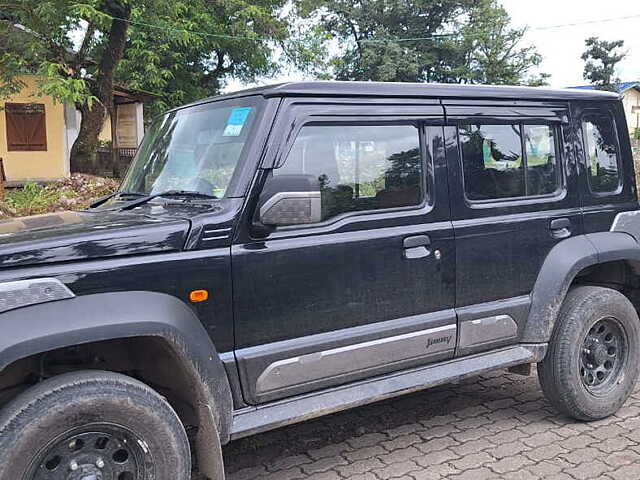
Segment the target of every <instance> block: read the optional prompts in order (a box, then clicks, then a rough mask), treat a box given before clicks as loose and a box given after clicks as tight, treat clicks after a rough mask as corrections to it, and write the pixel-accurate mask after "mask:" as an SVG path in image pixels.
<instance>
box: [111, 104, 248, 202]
mask: <svg viewBox="0 0 640 480" xmlns="http://www.w3.org/2000/svg"><path fill="white" fill-rule="evenodd" d="M258 108H259V103H257V101H254V100H250V99H245V100H244V101H243V103H242V104H239V103H238V102H235V103H233V104H230V103H228V102H224V101H223V102H215V103H211V104H206V105H201V106H196V107H189V108H185V109H182V110H178V111H175V112H171V113H169V114H167V115H164V116H163V117H161V118H159V119H157V120H156V121H155V122H154V123H153V124H152V125H151V128H150V129H149V131H148V132H147V133H146V135H145V137H144V140H143V142H142V145H141V146H140V149H139V151H138V154H137V155H136V158H135V160H134V162H133V165H132V167H131V169H130V170H129V172H128V174H127V176H126V178H125V179H124V181H123V183H122V187H121V190H122V191H126V192H137V193H142V194H145V195H148V194H155V193H160V192H165V191H169V190H187V191H193V192H199V193H203V194H207V195H213V196H215V197H217V198H221V197H223V196H224V195H225V194H226V191H227V187H228V186H229V183H230V182H231V179H232V177H233V174H234V172H235V171H236V170H237V167H238V164H239V162H240V159H241V157H242V154H243V151H244V149H245V145H246V144H247V143H248V142H249V140H250V139H251V138H252V134H253V131H254V130H255V128H256V127H255V124H256V117H257V110H258Z"/></svg>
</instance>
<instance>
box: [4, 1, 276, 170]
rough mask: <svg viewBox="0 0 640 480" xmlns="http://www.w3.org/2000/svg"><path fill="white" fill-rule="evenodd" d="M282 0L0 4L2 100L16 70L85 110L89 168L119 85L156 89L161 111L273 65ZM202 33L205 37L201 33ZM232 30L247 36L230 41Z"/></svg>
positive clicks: (79, 154) (83, 139)
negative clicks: (231, 79)
mask: <svg viewBox="0 0 640 480" xmlns="http://www.w3.org/2000/svg"><path fill="white" fill-rule="evenodd" d="M284 2H285V0H173V1H171V2H167V1H164V0H84V2H83V3H79V2H77V1H74V0H12V1H11V2H8V1H6V0H0V72H1V73H0V99H1V98H2V97H7V96H9V95H10V94H12V93H14V92H16V91H18V90H19V89H20V88H21V87H22V85H21V83H20V78H19V75H21V74H24V73H33V74H37V75H38V76H39V78H40V81H39V85H38V86H39V90H40V92H41V93H45V94H49V95H52V96H53V97H54V98H55V99H56V100H58V101H60V102H71V103H74V104H76V106H77V107H78V108H79V109H80V110H81V112H82V122H81V126H80V133H79V135H78V139H77V140H76V142H75V143H74V145H73V147H72V151H71V168H72V170H73V171H77V170H78V168H79V167H81V166H82V165H86V164H92V163H93V162H94V161H95V150H96V147H97V142H98V134H99V132H100V130H101V128H102V126H103V124H104V120H105V118H106V115H107V113H108V112H109V111H110V109H111V108H112V91H113V87H114V85H115V84H118V83H121V82H122V83H127V84H128V86H129V87H132V88H137V89H142V90H149V91H152V92H154V93H157V94H158V95H159V97H158V101H157V103H156V105H155V108H156V110H158V109H165V108H167V107H170V106H174V105H177V104H180V103H184V102H187V101H190V100H194V99H196V98H200V97H202V96H205V95H213V94H216V93H217V92H218V90H219V88H220V86H221V85H222V84H223V82H224V79H225V78H227V77H228V76H230V75H232V76H233V77H234V78H240V79H243V80H251V79H253V78H254V77H255V76H256V75H266V74H269V73H270V72H272V71H273V69H274V68H275V67H274V64H273V62H272V57H271V49H272V46H273V42H278V41H282V40H283V39H284V38H285V37H286V33H287V29H286V26H285V25H284V24H283V22H282V21H281V20H280V19H279V17H278V14H279V11H280V8H281V7H282V4H283V3H284ZM196 32H201V33H196ZM229 36H235V37H241V38H235V39H231V38H229Z"/></svg>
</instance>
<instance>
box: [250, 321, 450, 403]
mask: <svg viewBox="0 0 640 480" xmlns="http://www.w3.org/2000/svg"><path fill="white" fill-rule="evenodd" d="M456 329H457V328H456V325H453V324H452V325H445V326H441V327H435V328H430V329H427V330H419V331H416V332H410V333H405V334H402V335H396V336H392V337H386V338H380V339H377V340H372V341H368V342H362V343H356V344H353V345H348V346H345V347H339V348H333V349H330V350H325V351H321V352H314V353H309V354H306V355H300V356H297V357H293V358H287V359H283V360H279V361H277V362H274V363H272V364H271V365H269V366H268V367H266V368H265V370H264V371H263V372H262V373H261V374H260V376H259V377H258V380H257V382H256V392H257V393H259V394H264V393H268V392H272V391H274V390H279V389H282V388H289V387H293V386H296V385H302V384H305V383H309V382H316V381H319V380H322V379H325V378H332V377H337V376H340V375H345V374H352V373H356V372H359V371H366V370H368V369H372V368H376V367H380V366H381V365H390V364H394V363H398V362H404V361H407V360H412V359H421V358H429V357H431V356H434V355H440V356H441V355H442V354H443V353H446V352H453V351H454V349H455V346H456Z"/></svg>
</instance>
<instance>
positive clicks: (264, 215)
mask: <svg viewBox="0 0 640 480" xmlns="http://www.w3.org/2000/svg"><path fill="white" fill-rule="evenodd" d="M258 219H259V221H260V222H261V223H262V224H264V225H269V226H287V225H303V224H309V223H318V222H319V221H320V220H321V219H322V211H321V201H320V182H319V181H318V180H317V179H316V178H314V177H313V176H312V175H272V176H270V177H269V179H268V180H267V183H266V184H265V186H264V189H263V190H262V194H261V195H260V201H259V202H258Z"/></svg>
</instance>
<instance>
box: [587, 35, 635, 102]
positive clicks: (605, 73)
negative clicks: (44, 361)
mask: <svg viewBox="0 0 640 480" xmlns="http://www.w3.org/2000/svg"><path fill="white" fill-rule="evenodd" d="M584 43H585V45H586V47H587V49H586V50H585V52H584V53H583V54H582V57H581V58H582V60H584V61H585V62H586V63H585V66H584V73H583V76H584V79H585V80H588V81H589V82H591V83H592V84H593V85H595V86H596V88H598V89H599V90H609V91H611V92H616V91H617V90H618V83H620V79H619V78H618V77H617V76H616V66H617V65H618V63H620V61H621V60H622V59H624V58H625V57H626V56H627V52H625V51H623V50H622V48H623V47H624V40H615V41H612V42H609V41H607V40H600V39H599V38H598V37H590V38H587V39H586V40H585V42H584Z"/></svg>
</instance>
